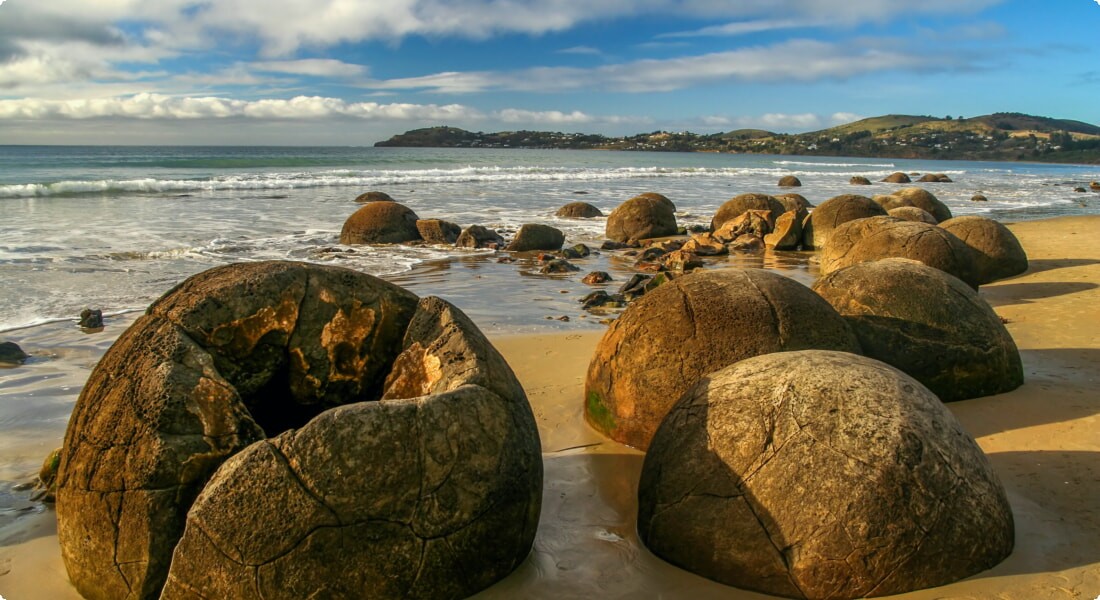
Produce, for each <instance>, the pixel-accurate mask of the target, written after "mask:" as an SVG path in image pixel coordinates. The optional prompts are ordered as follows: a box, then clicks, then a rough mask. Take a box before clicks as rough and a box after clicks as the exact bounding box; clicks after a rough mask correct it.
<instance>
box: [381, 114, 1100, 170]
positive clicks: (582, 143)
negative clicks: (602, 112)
mask: <svg viewBox="0 0 1100 600" xmlns="http://www.w3.org/2000/svg"><path fill="white" fill-rule="evenodd" d="M375 146H378V147H386V146H401V147H424V148H557V149H574V150H626V151H648V152H729V153H738V154H740V153H744V154H797V155H802V156H862V157H869V158H915V159H936V160H994V161H1036V162H1052V163H1077V164H1100V127H1097V126H1096V125H1090V124H1088V123H1083V122H1081V121H1072V120H1066V119H1052V118H1048V117H1036V116H1032V115H1025V114H1021V113H994V114H991V115H985V116H981V117H972V118H963V117H950V116H949V117H945V118H936V117H928V116H912V115H885V116H881V117H872V118H869V119H863V120H861V121H856V122H854V123H848V124H846V125H840V126H837V127H831V128H829V129H823V130H821V131H812V132H809V133H798V134H785V133H774V132H771V131H764V130H762V129H738V130H734V131H728V132H725V133H714V134H707V135H703V134H697V133H691V132H678V133H674V132H668V131H654V132H652V133H639V134H636V135H632V136H626V137H607V136H603V135H598V134H585V133H561V132H547V131H501V132H496V133H483V132H480V131H479V132H472V131H466V130H464V129H458V128H456V127H428V128H425V129H414V130H412V131H407V132H405V133H402V134H399V135H395V136H393V137H391V138H390V139H388V140H385V141H382V142H378V143H376V144H375Z"/></svg>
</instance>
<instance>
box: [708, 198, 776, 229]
mask: <svg viewBox="0 0 1100 600" xmlns="http://www.w3.org/2000/svg"><path fill="white" fill-rule="evenodd" d="M750 210H764V211H768V212H769V213H771V216H770V217H769V220H770V221H772V222H775V220H776V219H778V218H779V215H781V214H783V213H784V212H787V210H788V209H787V207H786V206H784V205H783V203H782V202H780V201H779V200H777V199H776V198H774V197H772V196H769V195H767V194H740V195H737V196H734V197H733V198H730V199H729V200H726V201H725V203H723V204H722V206H719V207H718V211H717V212H715V213H714V217H712V218H711V220H710V230H711V231H712V232H714V231H718V230H719V229H721V228H722V225H725V224H726V222H727V221H732V220H734V219H736V218H737V217H740V216H741V215H743V214H744V213H746V212H749V211H750Z"/></svg>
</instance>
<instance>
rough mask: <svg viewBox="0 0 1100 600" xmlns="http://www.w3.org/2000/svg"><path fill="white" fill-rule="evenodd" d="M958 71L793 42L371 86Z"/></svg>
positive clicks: (633, 87)
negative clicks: (703, 52)
mask: <svg viewBox="0 0 1100 600" xmlns="http://www.w3.org/2000/svg"><path fill="white" fill-rule="evenodd" d="M932 66H937V68H943V67H945V66H947V67H950V66H951V64H950V63H946V62H944V60H943V57H940V56H931V55H916V54H906V53H905V52H903V51H900V50H890V49H884V48H876V47H856V46H846V45H839V44H829V43H825V42H818V41H813V40H793V41H789V42H785V43H782V44H777V45H773V46H760V47H750V48H742V49H739V50H731V51H728V52H715V53H710V54H701V55H696V56H685V57H679V58H669V59H647V60H638V61H634V62H628V63H619V64H613V65H604V66H600V67H595V68H590V69H583V68H576V67H535V68H530V69H523V70H519V71H475V72H446V73H437V74H433V75H426V76H422V77H409V78H402V79H390V80H384V81H377V82H370V83H367V84H364V85H365V87H368V88H372V89H388V90H394V89H410V90H412V89H418V90H428V91H433V92H439V93H450V94H455V93H472V92H486V91H493V90H512V91H527V92H553V91H575V90H593V89H596V90H602V91H612V92H639V93H640V92H667V91H672V90H678V89H683V88H688V87H693V86H699V85H711V84H716V83H723V82H738V81H742V82H745V81H748V82H785V81H800V82H805V81H817V80H821V79H848V78H851V77H855V76H859V75H864V74H867V73H874V72H878V71H886V70H894V69H917V68H927V67H932Z"/></svg>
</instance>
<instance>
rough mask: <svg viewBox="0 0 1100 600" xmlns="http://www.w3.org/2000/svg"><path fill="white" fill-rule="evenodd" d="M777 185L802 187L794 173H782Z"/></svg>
mask: <svg viewBox="0 0 1100 600" xmlns="http://www.w3.org/2000/svg"><path fill="white" fill-rule="evenodd" d="M779 187H802V180H800V179H799V178H797V177H795V176H794V175H784V176H783V177H780V178H779Z"/></svg>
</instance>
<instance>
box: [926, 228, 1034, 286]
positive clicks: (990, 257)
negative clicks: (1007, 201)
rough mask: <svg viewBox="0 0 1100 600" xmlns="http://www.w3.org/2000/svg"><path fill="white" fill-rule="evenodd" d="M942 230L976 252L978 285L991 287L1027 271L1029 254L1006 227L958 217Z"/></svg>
mask: <svg viewBox="0 0 1100 600" xmlns="http://www.w3.org/2000/svg"><path fill="white" fill-rule="evenodd" d="M940 227H942V228H944V229H946V230H947V231H949V232H951V233H952V234H953V235H954V236H955V237H957V238H959V239H960V240H962V242H963V243H964V244H966V245H967V246H970V248H971V249H973V250H974V260H975V262H976V263H977V264H976V267H977V270H978V283H980V284H985V283H992V282H994V281H997V280H998V279H1004V278H1006V277H1012V276H1013V275H1019V274H1021V273H1023V272H1024V271H1027V266H1028V262H1027V253H1026V252H1024V247H1023V246H1021V245H1020V240H1018V239H1016V236H1015V235H1012V232H1011V231H1009V230H1008V228H1007V227H1005V226H1004V225H1002V224H1001V223H999V222H998V221H995V220H993V219H990V218H988V217H980V216H977V215H968V216H964V217H955V218H953V219H948V220H947V221H944V222H943V223H940Z"/></svg>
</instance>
